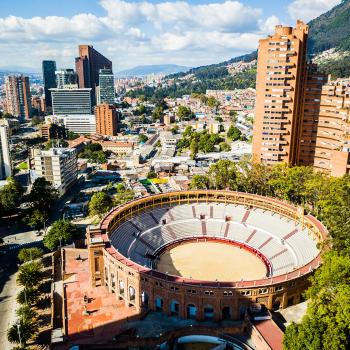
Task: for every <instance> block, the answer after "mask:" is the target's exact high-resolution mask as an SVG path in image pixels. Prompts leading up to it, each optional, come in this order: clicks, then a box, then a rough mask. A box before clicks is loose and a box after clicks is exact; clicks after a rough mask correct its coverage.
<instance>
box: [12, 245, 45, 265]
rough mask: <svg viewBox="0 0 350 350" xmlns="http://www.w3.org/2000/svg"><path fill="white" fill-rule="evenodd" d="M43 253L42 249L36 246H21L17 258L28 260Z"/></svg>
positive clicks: (37, 257)
mask: <svg viewBox="0 0 350 350" xmlns="http://www.w3.org/2000/svg"><path fill="white" fill-rule="evenodd" d="M43 254H44V252H43V250H42V249H40V248H37V247H33V248H23V249H21V250H20V251H19V253H18V260H19V261H21V262H28V261H32V260H36V259H40V258H41V257H42V256H43Z"/></svg>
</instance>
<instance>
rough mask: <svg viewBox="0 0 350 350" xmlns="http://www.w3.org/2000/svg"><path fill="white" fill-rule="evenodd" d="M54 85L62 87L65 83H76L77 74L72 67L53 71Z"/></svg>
mask: <svg viewBox="0 0 350 350" xmlns="http://www.w3.org/2000/svg"><path fill="white" fill-rule="evenodd" d="M55 74H56V87H57V88H58V89H64V88H65V87H66V86H67V85H74V84H77V83H78V76H77V74H76V73H75V72H74V69H60V70H57V71H56V72H55Z"/></svg>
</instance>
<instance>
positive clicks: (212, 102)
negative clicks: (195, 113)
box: [206, 96, 220, 109]
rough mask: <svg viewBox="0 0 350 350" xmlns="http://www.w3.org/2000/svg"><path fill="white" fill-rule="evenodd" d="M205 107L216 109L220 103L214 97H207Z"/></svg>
mask: <svg viewBox="0 0 350 350" xmlns="http://www.w3.org/2000/svg"><path fill="white" fill-rule="evenodd" d="M206 105H207V106H208V107H210V108H213V109H217V108H218V107H219V106H220V103H219V101H218V100H217V99H216V98H215V97H214V96H209V97H208V99H207V102H206Z"/></svg>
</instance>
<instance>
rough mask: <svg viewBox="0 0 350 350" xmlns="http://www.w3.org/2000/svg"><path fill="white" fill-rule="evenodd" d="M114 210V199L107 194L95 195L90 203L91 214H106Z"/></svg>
mask: <svg viewBox="0 0 350 350" xmlns="http://www.w3.org/2000/svg"><path fill="white" fill-rule="evenodd" d="M111 208H112V199H111V197H109V196H108V194H106V193H105V192H98V193H95V194H94V195H93V196H92V197H91V200H90V203H89V214H90V215H99V216H101V215H102V214H104V213H106V212H107V211H108V210H109V209H111Z"/></svg>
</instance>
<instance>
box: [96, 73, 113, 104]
mask: <svg viewBox="0 0 350 350" xmlns="http://www.w3.org/2000/svg"><path fill="white" fill-rule="evenodd" d="M114 97H115V92H114V75H113V72H112V70H111V69H100V73H99V86H97V87H96V101H97V104H98V105H100V104H102V103H107V104H109V105H113V104H114Z"/></svg>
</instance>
